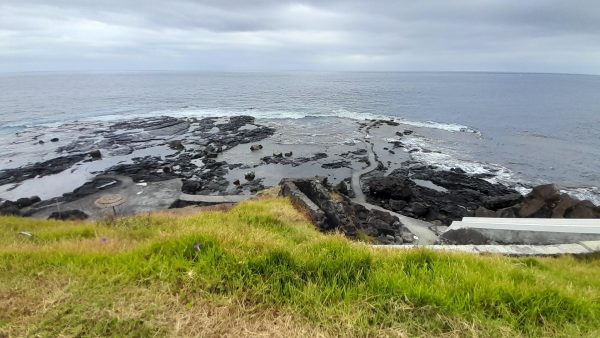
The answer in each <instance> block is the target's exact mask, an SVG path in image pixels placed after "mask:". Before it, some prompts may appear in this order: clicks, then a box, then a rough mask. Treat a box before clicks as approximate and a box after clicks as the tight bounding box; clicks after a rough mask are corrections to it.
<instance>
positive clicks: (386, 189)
mask: <svg viewBox="0 0 600 338" xmlns="http://www.w3.org/2000/svg"><path fill="white" fill-rule="evenodd" d="M367 186H368V187H369V193H370V195H371V196H373V197H375V198H378V199H396V200H398V199H399V200H407V199H410V198H411V197H412V195H413V190H412V187H413V186H415V183H414V182H412V181H411V180H409V179H408V178H406V177H397V176H387V177H374V178H372V179H370V180H369V181H368V182H367Z"/></svg>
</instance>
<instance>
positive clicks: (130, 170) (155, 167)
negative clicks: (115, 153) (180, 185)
mask: <svg viewBox="0 0 600 338" xmlns="http://www.w3.org/2000/svg"><path fill="white" fill-rule="evenodd" d="M132 160H133V163H127V164H119V165H116V166H114V167H111V168H109V169H107V170H106V171H105V172H104V173H103V174H105V175H125V176H129V177H131V178H132V179H133V181H134V182H158V181H164V180H169V179H173V178H177V177H178V176H177V175H176V174H174V173H173V172H168V173H166V172H164V171H163V170H162V168H163V167H164V166H165V165H168V164H169V163H168V162H165V161H164V160H162V159H161V158H160V157H158V156H146V157H136V158H133V159H132Z"/></svg>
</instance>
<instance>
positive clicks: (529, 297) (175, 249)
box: [0, 199, 600, 337]
mask: <svg viewBox="0 0 600 338" xmlns="http://www.w3.org/2000/svg"><path fill="white" fill-rule="evenodd" d="M19 231H30V232H32V233H33V234H35V236H34V238H33V239H29V238H24V237H22V236H17V235H16V234H17V232H19ZM195 244H199V247H200V250H196V249H195V248H194V246H195ZM599 304H600V259H598V258H587V259H576V258H572V257H562V258H558V259H550V258H548V259H514V258H504V257H497V256H471V255H463V254H441V253H432V252H428V251H423V250H415V251H411V252H392V251H384V250H375V249H370V248H368V247H367V246H365V245H362V244H359V243H351V242H349V241H348V240H346V239H344V238H342V237H341V236H339V235H329V236H325V235H322V234H320V233H318V232H317V231H315V230H314V229H313V227H312V226H311V225H310V224H309V223H308V222H306V220H305V219H304V218H303V216H302V215H301V214H299V213H298V212H296V211H295V210H294V209H293V208H292V207H291V205H290V204H289V202H288V201H287V200H284V199H263V200H260V201H252V202H246V203H243V204H240V205H238V206H237V207H236V208H234V209H233V210H231V211H229V212H226V213H223V212H207V213H200V214H195V215H190V216H181V217H175V216H172V215H154V216H152V217H149V216H140V217H136V218H128V219H121V220H117V221H114V222H111V223H98V224H95V223H91V222H90V223H73V222H56V221H38V220H32V219H21V218H0V337H1V336H2V335H8V336H26V335H37V336H52V337H54V336H61V335H62V336H118V337H125V336H193V335H202V336H206V335H209V336H210V335H237V336H247V335H254V334H259V333H261V334H269V335H274V336H280V335H284V334H285V335H288V336H290V335H291V336H315V335H321V336H330V335H331V336H333V335H341V334H343V335H393V336H398V335H400V336H402V335H408V336H415V335H419V336H432V335H445V336H510V337H514V336H530V335H559V336H560V335H562V336H596V337H597V336H600V305H599Z"/></svg>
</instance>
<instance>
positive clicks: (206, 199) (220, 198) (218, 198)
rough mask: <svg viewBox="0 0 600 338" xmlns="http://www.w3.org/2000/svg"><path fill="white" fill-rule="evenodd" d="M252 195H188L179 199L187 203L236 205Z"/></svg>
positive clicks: (182, 195) (183, 195)
mask: <svg viewBox="0 0 600 338" xmlns="http://www.w3.org/2000/svg"><path fill="white" fill-rule="evenodd" d="M252 197H254V195H190V194H183V193H182V194H181V195H179V199H180V200H182V201H188V202H203V203H238V202H242V201H245V200H248V199H251V198H252Z"/></svg>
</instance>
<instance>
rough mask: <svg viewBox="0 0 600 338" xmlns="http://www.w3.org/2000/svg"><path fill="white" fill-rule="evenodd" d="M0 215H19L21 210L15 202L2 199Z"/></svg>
mask: <svg viewBox="0 0 600 338" xmlns="http://www.w3.org/2000/svg"><path fill="white" fill-rule="evenodd" d="M0 215H1V216H21V211H20V210H19V206H18V205H17V203H16V202H13V201H4V202H3V203H2V204H0Z"/></svg>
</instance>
